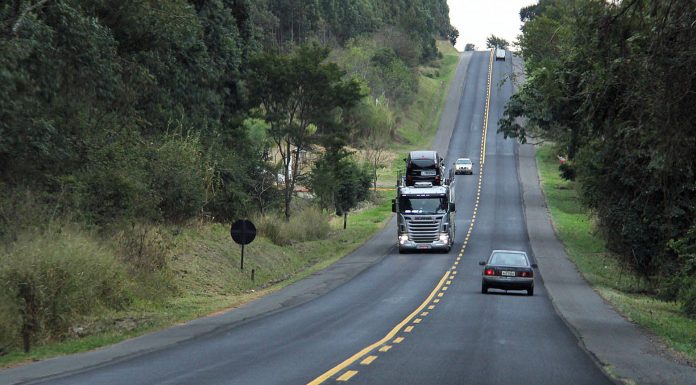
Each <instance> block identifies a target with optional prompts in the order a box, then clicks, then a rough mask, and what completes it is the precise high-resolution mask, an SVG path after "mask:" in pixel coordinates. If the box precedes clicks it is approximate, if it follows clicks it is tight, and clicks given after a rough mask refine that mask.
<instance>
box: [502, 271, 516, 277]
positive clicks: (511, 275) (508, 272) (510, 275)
mask: <svg viewBox="0 0 696 385" xmlns="http://www.w3.org/2000/svg"><path fill="white" fill-rule="evenodd" d="M500 275H502V276H503V277H514V276H515V272H514V271H505V270H503V271H501V272H500Z"/></svg>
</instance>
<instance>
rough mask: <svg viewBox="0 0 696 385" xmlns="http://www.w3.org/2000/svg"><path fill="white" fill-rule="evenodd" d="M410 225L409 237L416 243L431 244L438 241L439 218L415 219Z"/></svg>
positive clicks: (409, 222)
mask: <svg viewBox="0 0 696 385" xmlns="http://www.w3.org/2000/svg"><path fill="white" fill-rule="evenodd" d="M407 223H408V235H409V238H411V239H412V240H413V241H414V242H416V243H431V242H433V241H435V240H437V239H438V235H439V234H438V233H439V230H440V219H439V218H428V217H415V218H413V219H411V220H410V221H408V222H407Z"/></svg>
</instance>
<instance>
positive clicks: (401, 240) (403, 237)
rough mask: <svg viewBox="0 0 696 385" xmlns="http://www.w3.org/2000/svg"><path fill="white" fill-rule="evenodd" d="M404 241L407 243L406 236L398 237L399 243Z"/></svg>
mask: <svg viewBox="0 0 696 385" xmlns="http://www.w3.org/2000/svg"><path fill="white" fill-rule="evenodd" d="M406 241H408V235H406V234H404V235H399V242H401V243H405V242H406Z"/></svg>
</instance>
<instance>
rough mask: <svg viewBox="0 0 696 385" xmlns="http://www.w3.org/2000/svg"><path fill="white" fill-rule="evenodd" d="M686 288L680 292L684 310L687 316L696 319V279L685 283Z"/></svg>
mask: <svg viewBox="0 0 696 385" xmlns="http://www.w3.org/2000/svg"><path fill="white" fill-rule="evenodd" d="M683 284H684V287H682V289H681V290H680V291H679V299H680V300H681V301H682V309H683V310H684V313H686V315H687V316H689V317H691V318H694V319H696V277H690V278H689V279H685V280H684V281H683Z"/></svg>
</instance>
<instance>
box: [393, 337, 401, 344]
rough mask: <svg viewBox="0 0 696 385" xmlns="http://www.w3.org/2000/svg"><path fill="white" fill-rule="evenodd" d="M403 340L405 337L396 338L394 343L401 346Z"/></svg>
mask: <svg viewBox="0 0 696 385" xmlns="http://www.w3.org/2000/svg"><path fill="white" fill-rule="evenodd" d="M403 340H404V337H396V338H394V341H393V342H394V343H395V344H400V343H401V341H403Z"/></svg>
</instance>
